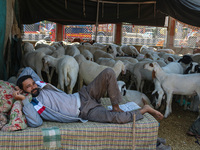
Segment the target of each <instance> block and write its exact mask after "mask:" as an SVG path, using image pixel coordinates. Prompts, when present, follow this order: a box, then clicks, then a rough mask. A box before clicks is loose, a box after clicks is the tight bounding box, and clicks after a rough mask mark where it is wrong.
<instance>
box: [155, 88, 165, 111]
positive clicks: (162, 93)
mask: <svg viewBox="0 0 200 150" xmlns="http://www.w3.org/2000/svg"><path fill="white" fill-rule="evenodd" d="M163 95H164V92H163V91H161V90H160V91H158V99H157V102H156V109H158V108H159V107H160V105H161V102H162V99H163Z"/></svg>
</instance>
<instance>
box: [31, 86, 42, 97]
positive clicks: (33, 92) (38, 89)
mask: <svg viewBox="0 0 200 150" xmlns="http://www.w3.org/2000/svg"><path fill="white" fill-rule="evenodd" d="M39 94H40V88H35V89H33V90H32V91H31V95H32V96H33V97H37V96H38V95H39Z"/></svg>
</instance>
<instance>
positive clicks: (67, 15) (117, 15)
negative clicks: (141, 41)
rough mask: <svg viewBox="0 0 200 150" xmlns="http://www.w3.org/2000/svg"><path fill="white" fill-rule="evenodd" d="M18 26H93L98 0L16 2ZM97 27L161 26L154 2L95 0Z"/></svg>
mask: <svg viewBox="0 0 200 150" xmlns="http://www.w3.org/2000/svg"><path fill="white" fill-rule="evenodd" d="M19 1H20V6H19V7H20V14H21V16H20V17H21V24H32V23H36V22H39V21H42V20H49V21H53V22H57V23H60V24H95V22H96V16H97V4H98V3H97V1H98V0H48V1H47V0H19ZM99 2H100V3H99V18H98V22H99V23H120V22H128V23H132V24H135V25H149V26H164V20H165V15H164V14H163V13H160V12H158V11H157V10H156V1H155V0H103V1H102V0H99Z"/></svg>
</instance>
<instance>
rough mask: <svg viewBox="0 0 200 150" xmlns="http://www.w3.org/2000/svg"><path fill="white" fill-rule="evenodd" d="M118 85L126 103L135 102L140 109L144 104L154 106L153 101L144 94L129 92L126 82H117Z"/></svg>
mask: <svg viewBox="0 0 200 150" xmlns="http://www.w3.org/2000/svg"><path fill="white" fill-rule="evenodd" d="M117 84H118V87H119V90H120V92H121V94H122V97H123V99H125V100H126V101H129V102H131V101H132V102H135V103H136V104H137V105H139V106H140V107H143V106H144V103H145V104H149V105H150V106H152V105H151V101H150V100H149V98H148V97H147V96H146V95H145V94H144V93H141V92H139V91H135V90H127V89H126V84H125V82H124V81H117ZM152 107H153V106H152Z"/></svg>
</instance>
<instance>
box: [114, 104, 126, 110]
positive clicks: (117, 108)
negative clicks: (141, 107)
mask: <svg viewBox="0 0 200 150" xmlns="http://www.w3.org/2000/svg"><path fill="white" fill-rule="evenodd" d="M111 111H112V112H124V111H123V110H121V109H120V108H119V105H118V104H115V105H112V110H111Z"/></svg>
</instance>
